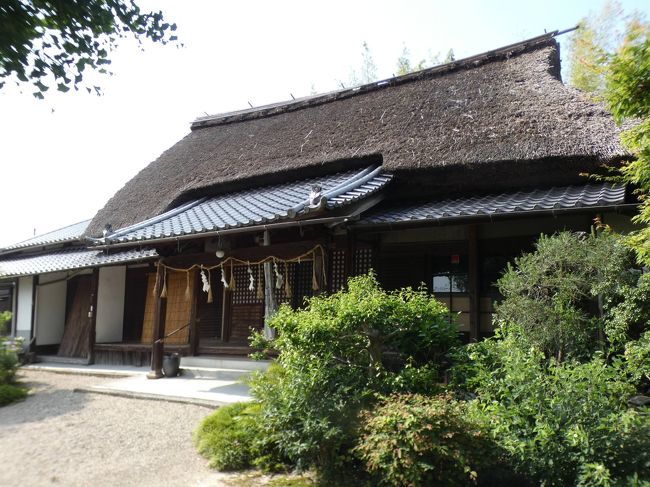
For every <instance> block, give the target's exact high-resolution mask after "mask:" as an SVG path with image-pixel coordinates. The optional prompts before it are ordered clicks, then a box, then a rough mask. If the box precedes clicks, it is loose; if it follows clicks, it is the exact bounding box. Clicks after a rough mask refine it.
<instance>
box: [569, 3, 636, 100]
mask: <svg viewBox="0 0 650 487" xmlns="http://www.w3.org/2000/svg"><path fill="white" fill-rule="evenodd" d="M637 17H638V14H636V13H634V14H632V15H631V16H630V17H628V16H626V15H625V12H624V11H623V8H622V7H621V4H620V3H619V2H617V1H608V2H605V4H604V5H603V7H602V9H601V10H600V11H599V12H595V13H591V14H590V15H588V16H587V17H585V18H583V19H582V20H581V21H580V24H579V28H578V29H577V30H576V31H575V32H574V33H573V34H572V35H571V37H570V38H569V43H568V44H569V46H568V52H569V56H568V58H569V71H568V81H569V84H571V85H573V86H575V87H576V88H579V89H581V90H582V91H586V92H587V93H591V94H593V95H595V96H601V95H602V94H603V91H604V89H605V72H606V70H607V61H608V58H609V57H610V56H611V55H612V54H613V53H614V52H615V51H616V49H617V48H618V46H619V45H620V43H621V40H622V38H623V35H624V34H623V33H624V31H625V29H626V24H627V23H628V22H630V21H631V20H633V19H634V18H637Z"/></svg>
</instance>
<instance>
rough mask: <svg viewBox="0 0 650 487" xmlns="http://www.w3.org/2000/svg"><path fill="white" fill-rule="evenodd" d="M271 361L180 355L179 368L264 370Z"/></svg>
mask: <svg viewBox="0 0 650 487" xmlns="http://www.w3.org/2000/svg"><path fill="white" fill-rule="evenodd" d="M270 363H271V361H269V360H252V359H246V358H224V357H181V369H192V368H200V369H219V370H224V369H229V370H238V371H248V372H250V371H253V370H266V369H268V367H269V364H270Z"/></svg>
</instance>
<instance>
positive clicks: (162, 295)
mask: <svg viewBox="0 0 650 487" xmlns="http://www.w3.org/2000/svg"><path fill="white" fill-rule="evenodd" d="M160 297H161V298H166V297H167V268H166V267H165V270H164V271H163V287H162V291H160Z"/></svg>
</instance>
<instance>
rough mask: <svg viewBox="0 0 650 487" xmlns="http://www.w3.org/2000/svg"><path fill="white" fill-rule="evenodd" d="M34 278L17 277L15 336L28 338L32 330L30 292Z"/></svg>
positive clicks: (31, 292)
mask: <svg viewBox="0 0 650 487" xmlns="http://www.w3.org/2000/svg"><path fill="white" fill-rule="evenodd" d="M33 285H34V278H33V277H32V276H27V277H21V278H19V279H18V289H17V297H16V310H15V311H16V317H15V320H16V322H15V327H16V336H19V337H23V338H24V339H25V340H29V339H30V338H31V337H30V333H31V330H32V294H33Z"/></svg>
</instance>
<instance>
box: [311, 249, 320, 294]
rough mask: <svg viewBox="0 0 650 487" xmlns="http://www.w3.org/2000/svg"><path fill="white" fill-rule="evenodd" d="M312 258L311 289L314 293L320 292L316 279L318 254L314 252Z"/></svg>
mask: <svg viewBox="0 0 650 487" xmlns="http://www.w3.org/2000/svg"><path fill="white" fill-rule="evenodd" d="M311 256H312V261H311V289H312V291H318V290H319V289H320V286H319V285H318V278H317V277H316V252H312V254H311Z"/></svg>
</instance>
